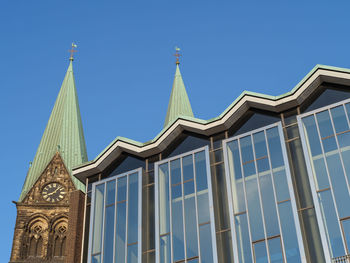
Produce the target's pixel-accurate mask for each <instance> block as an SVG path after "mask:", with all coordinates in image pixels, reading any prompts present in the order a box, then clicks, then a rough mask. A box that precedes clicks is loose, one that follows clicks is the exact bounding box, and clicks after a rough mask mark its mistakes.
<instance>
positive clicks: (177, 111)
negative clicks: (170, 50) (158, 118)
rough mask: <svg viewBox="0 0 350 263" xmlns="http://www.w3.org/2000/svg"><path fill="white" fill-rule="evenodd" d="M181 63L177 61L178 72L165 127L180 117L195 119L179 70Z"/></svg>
mask: <svg viewBox="0 0 350 263" xmlns="http://www.w3.org/2000/svg"><path fill="white" fill-rule="evenodd" d="M179 64H180V63H179V61H178V60H177V61H176V72H175V79H174V83H173V89H172V90H171V95H170V101H169V105H168V111H167V114H166V118H165V123H164V127H166V126H168V125H169V124H171V123H172V122H173V121H175V120H176V119H177V118H178V117H180V116H188V117H193V112H192V108H191V104H190V100H189V99H188V95H187V92H186V89H185V85H184V82H183V80H182V76H181V73H180V68H179Z"/></svg>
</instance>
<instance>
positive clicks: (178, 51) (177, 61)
mask: <svg viewBox="0 0 350 263" xmlns="http://www.w3.org/2000/svg"><path fill="white" fill-rule="evenodd" d="M174 56H175V57H176V65H179V64H180V61H179V58H180V57H181V54H180V48H178V47H175V55H174Z"/></svg>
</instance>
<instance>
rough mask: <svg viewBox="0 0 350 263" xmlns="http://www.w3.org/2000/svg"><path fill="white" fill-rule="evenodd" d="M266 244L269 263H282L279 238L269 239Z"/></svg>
mask: <svg viewBox="0 0 350 263" xmlns="http://www.w3.org/2000/svg"><path fill="white" fill-rule="evenodd" d="M267 242H268V246H269V254H270V262H271V263H280V262H283V255H282V247H281V245H282V244H281V239H280V238H279V237H276V238H273V239H269V240H268V241H267Z"/></svg>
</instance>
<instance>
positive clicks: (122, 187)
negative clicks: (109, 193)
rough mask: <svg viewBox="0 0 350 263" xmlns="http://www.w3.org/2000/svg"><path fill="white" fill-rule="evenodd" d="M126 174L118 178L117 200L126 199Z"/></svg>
mask: <svg viewBox="0 0 350 263" xmlns="http://www.w3.org/2000/svg"><path fill="white" fill-rule="evenodd" d="M126 182H127V178H126V176H124V177H121V178H119V179H118V189H117V202H120V201H123V200H126Z"/></svg>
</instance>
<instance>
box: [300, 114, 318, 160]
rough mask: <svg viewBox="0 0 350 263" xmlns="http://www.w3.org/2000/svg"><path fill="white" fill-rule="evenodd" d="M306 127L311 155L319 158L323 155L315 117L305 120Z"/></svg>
mask: <svg viewBox="0 0 350 263" xmlns="http://www.w3.org/2000/svg"><path fill="white" fill-rule="evenodd" d="M303 123H304V127H305V130H306V133H307V139H308V142H309V146H310V149H309V151H311V155H312V156H318V155H320V154H322V148H321V144H320V140H319V136H318V132H317V128H316V122H315V117H314V116H313V115H311V116H308V117H305V118H303Z"/></svg>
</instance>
